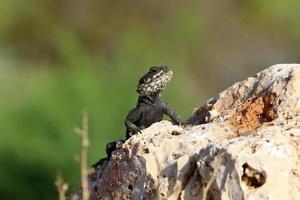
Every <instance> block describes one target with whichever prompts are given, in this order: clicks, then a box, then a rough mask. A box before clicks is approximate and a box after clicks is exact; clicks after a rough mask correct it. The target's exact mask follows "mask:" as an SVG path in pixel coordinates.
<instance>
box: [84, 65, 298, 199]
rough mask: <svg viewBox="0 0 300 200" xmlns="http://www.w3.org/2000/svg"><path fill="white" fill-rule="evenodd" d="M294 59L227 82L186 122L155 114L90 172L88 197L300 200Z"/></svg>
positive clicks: (296, 85) (296, 76) (295, 69)
mask: <svg viewBox="0 0 300 200" xmlns="http://www.w3.org/2000/svg"><path fill="white" fill-rule="evenodd" d="M299 112H300V65H298V64H281V65H275V66H272V67H269V68H267V69H266V70H264V71H262V72H260V73H258V74H257V75H256V76H255V77H249V78H247V79H246V80H244V81H242V82H238V83H235V84H234V85H233V86H231V87H229V88H228V89H227V90H225V91H223V92H222V93H220V94H219V95H218V96H217V97H214V98H212V99H210V100H209V101H208V102H207V103H206V104H205V105H204V106H202V107H200V108H198V109H197V110H196V111H195V112H194V113H193V115H192V117H191V118H190V119H189V122H190V123H191V124H193V125H192V126H188V127H185V128H183V127H179V126H175V125H172V124H171V123H170V122H168V121H161V122H159V123H155V124H153V125H152V126H151V127H149V128H147V129H145V130H143V133H142V134H139V135H134V136H133V137H131V138H130V139H129V140H127V141H126V143H124V145H123V147H122V149H120V150H117V151H115V152H113V155H112V158H111V159H110V161H109V162H105V163H104V164H102V166H100V167H98V168H97V169H96V170H95V171H93V172H92V173H91V174H90V182H89V183H90V185H89V187H90V191H91V193H92V195H91V199H161V200H162V199H171V200H172V199H174V200H177V199H188V200H193V199H213V200H218V199H222V200H223V199H224V200H226V199H232V200H239V199H255V200H257V199H280V200H282V199H294V200H296V199H300V162H299V161H300V159H299V158H300V145H299V144H300V128H299V125H300V115H299Z"/></svg>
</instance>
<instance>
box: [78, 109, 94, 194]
mask: <svg viewBox="0 0 300 200" xmlns="http://www.w3.org/2000/svg"><path fill="white" fill-rule="evenodd" d="M75 132H76V133H78V134H79V135H80V136H81V137H82V149H81V156H80V165H81V187H82V200H88V199H89V195H90V194H89V188H88V168H87V154H88V148H89V138H88V115H87V113H86V112H84V113H83V119H82V128H81V129H80V128H76V129H75Z"/></svg>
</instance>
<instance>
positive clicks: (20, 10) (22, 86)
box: [0, 0, 300, 200]
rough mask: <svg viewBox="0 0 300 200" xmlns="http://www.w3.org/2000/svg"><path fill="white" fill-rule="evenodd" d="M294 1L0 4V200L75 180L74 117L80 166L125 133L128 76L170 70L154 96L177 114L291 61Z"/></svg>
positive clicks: (32, 195)
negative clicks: (83, 157) (85, 120)
mask: <svg viewBox="0 0 300 200" xmlns="http://www.w3.org/2000/svg"><path fill="white" fill-rule="evenodd" d="M299 7H300V1H293V0H286V1H282V0H273V1H268V0H228V1H216V0H213V1H211V0H200V1H179V0H172V1H171V0H165V1H159V0H152V1H146V0H133V1H121V0H112V1H108V0H106V1H105V0H60V1H59V0H43V1H39V0H30V1H20V0H1V1H0V94H1V98H0V123H1V125H0V137H1V138H0V180H1V181H0V199H5V200H7V199H31V200H34V199H46V200H48V199H49V200H50V199H56V195H57V194H56V189H55V187H54V180H55V176H56V173H57V172H58V171H62V172H63V174H64V177H65V179H66V181H68V182H69V184H70V190H69V191H74V190H75V189H76V188H78V186H79V181H80V171H79V164H78V163H77V162H76V161H75V160H74V156H75V155H76V154H78V153H79V152H80V142H81V141H80V138H79V137H78V136H76V135H75V134H74V131H73V130H74V128H75V127H76V126H80V123H81V112H82V110H83V109H86V110H87V111H88V113H89V116H90V140H91V148H90V151H89V165H90V164H93V163H94V162H95V161H97V160H98V159H99V158H100V157H103V156H104V155H105V153H104V152H105V151H104V149H105V144H106V143H107V142H109V141H112V140H115V139H120V138H123V137H124V134H125V128H124V125H123V121H124V118H125V116H126V114H127V112H128V111H129V110H130V109H131V108H133V107H134V106H135V103H136V101H137V93H136V92H135V87H136V84H137V81H138V79H139V78H140V76H141V75H143V74H144V73H145V72H146V71H147V70H148V68H149V67H151V66H153V65H169V66H172V69H173V71H174V77H173V80H172V81H171V83H170V84H169V85H168V87H167V90H166V91H165V93H164V94H163V98H164V99H165V100H166V101H168V102H169V103H170V104H171V105H172V106H173V107H174V108H175V109H176V110H177V112H178V113H179V114H181V116H182V117H183V118H185V119H186V118H188V117H189V116H190V115H191V113H192V111H193V109H194V108H195V107H197V106H200V105H202V104H203V103H204V102H205V100H206V99H208V98H210V97H212V96H214V95H216V94H217V93H218V92H220V91H222V90H223V89H225V88H227V87H228V86H230V85H231V84H232V83H233V82H236V81H239V80H242V79H244V78H246V77H248V76H252V75H254V74H255V73H256V72H258V71H260V70H262V69H263V68H265V67H267V66H269V65H272V64H275V63H292V62H298V61H299V59H300V51H299V50H300V26H299V21H300V12H299Z"/></svg>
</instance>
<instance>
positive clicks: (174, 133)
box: [171, 131, 180, 136]
mask: <svg viewBox="0 0 300 200" xmlns="http://www.w3.org/2000/svg"><path fill="white" fill-rule="evenodd" d="M171 135H175V136H176V135H180V133H179V132H178V131H172V133H171Z"/></svg>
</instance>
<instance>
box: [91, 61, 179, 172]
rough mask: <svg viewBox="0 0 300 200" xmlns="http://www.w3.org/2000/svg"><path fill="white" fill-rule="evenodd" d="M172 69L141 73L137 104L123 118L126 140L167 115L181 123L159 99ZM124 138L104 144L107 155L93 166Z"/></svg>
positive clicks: (156, 69) (118, 145) (166, 67)
mask: <svg viewBox="0 0 300 200" xmlns="http://www.w3.org/2000/svg"><path fill="white" fill-rule="evenodd" d="M172 76H173V71H172V70H171V69H170V67H168V66H154V67H151V68H150V70H149V71H148V72H147V73H146V74H145V75H143V76H142V77H141V78H140V79H139V82H138V85H137V89H136V91H137V92H138V94H139V97H138V101H137V105H136V107H135V108H133V109H132V110H131V111H130V112H129V113H128V114H127V117H126V119H125V126H126V140H127V139H129V138H130V137H131V136H133V135H134V134H137V133H141V132H142V130H143V129H145V128H147V127H149V126H150V125H151V124H153V123H155V122H159V121H161V120H162V118H163V116H164V115H167V116H169V117H170V118H171V120H172V121H173V122H174V123H175V124H177V125H180V124H182V123H183V122H182V120H181V118H180V116H178V115H177V114H176V112H175V111H174V110H173V108H172V107H171V106H170V105H169V104H168V103H166V102H164V101H162V100H161V94H162V92H163V91H164V90H165V88H166V85H167V83H168V82H169V81H170V80H171V79H172ZM123 143H124V140H117V141H113V142H110V143H108V144H107V145H106V154H107V157H106V158H103V159H101V160H99V161H98V162H97V163H96V164H94V165H93V167H96V166H98V165H100V164H101V163H103V161H104V160H109V159H110V157H111V153H112V152H113V151H114V150H116V149H119V148H121V146H122V144H123Z"/></svg>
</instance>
